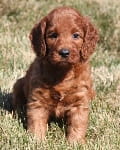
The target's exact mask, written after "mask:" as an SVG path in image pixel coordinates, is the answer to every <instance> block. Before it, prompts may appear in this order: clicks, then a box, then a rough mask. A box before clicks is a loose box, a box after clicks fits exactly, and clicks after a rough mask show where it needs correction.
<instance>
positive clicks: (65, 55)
mask: <svg viewBox="0 0 120 150" xmlns="http://www.w3.org/2000/svg"><path fill="white" fill-rule="evenodd" d="M69 54H70V51H69V50H68V49H61V50H60V51H59V55H61V56H62V57H63V58H66V57H68V56H69Z"/></svg>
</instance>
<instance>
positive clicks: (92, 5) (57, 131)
mask: <svg viewBox="0 0 120 150" xmlns="http://www.w3.org/2000/svg"><path fill="white" fill-rule="evenodd" d="M63 5H66V6H71V7H74V8H77V9H78V10H79V11H81V13H82V14H83V15H86V16H89V17H90V18H91V20H92V22H93V23H94V24H96V26H97V28H98V29H99V33H100V41H99V43H98V46H97V48H96V53H95V54H94V55H93V56H92V59H91V65H92V75H93V79H94V87H95V89H96V98H95V99H94V101H92V103H91V113H90V121H89V128H88V132H87V144H86V145H74V146H70V145H68V144H67V142H66V140H65V132H64V131H65V130H64V128H65V127H64V126H63V127H62V129H61V128H60V127H59V126H58V124H57V123H51V125H50V127H49V130H48V133H47V136H46V140H45V141H44V142H43V143H39V142H38V141H37V140H36V139H35V138H34V137H33V135H30V134H28V133H27V131H26V130H25V129H24V128H23V125H22V123H21V121H20V120H18V119H13V117H12V114H11V112H10V108H11V106H10V102H9V101H10V99H11V92H12V87H13V84H14V82H15V81H16V79H18V78H19V77H21V76H23V75H24V74H25V71H26V69H27V68H28V66H29V64H30V63H31V62H32V60H33V59H34V54H33V52H32V50H31V46H30V42H29V38H28V36H29V33H30V30H31V28H32V26H33V25H34V24H35V23H36V22H38V21H39V20H40V18H42V17H43V16H45V15H46V14H47V13H48V12H49V11H50V10H52V9H53V8H55V7H57V6H63ZM119 10H120V2H119V1H118V0H114V1H110V0H101V1H99V0H84V1H82V0H69V1H67V0H54V1H52V0H45V1H42V0H21V1H19V0H1V1H0V149H1V150H9V149H10V150H50V149H52V150H73V149H74V150H118V149H119V147H120V131H119V127H120V126H119V123H120V119H119V116H120V102H119V100H120V11H119Z"/></svg>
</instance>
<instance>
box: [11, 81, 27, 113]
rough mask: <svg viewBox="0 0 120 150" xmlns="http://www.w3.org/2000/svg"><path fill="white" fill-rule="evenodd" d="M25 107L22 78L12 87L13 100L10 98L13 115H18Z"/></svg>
mask: <svg viewBox="0 0 120 150" xmlns="http://www.w3.org/2000/svg"><path fill="white" fill-rule="evenodd" d="M25 105H26V98H25V94H24V78H21V79H19V80H17V82H16V83H15V84H14V87H13V98H12V106H13V114H14V115H15V112H16V111H17V112H18V115H19V113H20V112H21V111H22V109H24V107H25Z"/></svg>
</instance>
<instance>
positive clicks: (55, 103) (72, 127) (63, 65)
mask: <svg viewBox="0 0 120 150" xmlns="http://www.w3.org/2000/svg"><path fill="white" fill-rule="evenodd" d="M30 40H31V43H32V47H33V50H34V52H35V53H36V58H35V60H34V62H33V63H32V64H31V66H30V68H29V69H28V71H27V73H26V75H25V77H23V78H21V79H19V80H18V81H17V82H16V83H15V85H14V91H13V106H14V110H16V109H18V108H20V106H22V105H26V109H27V128H28V130H29V131H30V132H33V133H34V134H35V135H36V136H37V137H39V138H40V139H41V140H42V139H44V137H45V134H46V130H47V122H48V119H49V118H50V116H56V117H63V116H64V117H66V119H67V139H68V141H69V142H70V143H74V142H82V143H84V141H85V134H86V129H87V125H88V114H89V103H90V100H91V99H92V98H93V96H94V91H93V89H92V80H91V72H90V65H89V57H90V55H91V54H92V53H93V52H94V48H95V45H96V42H97V41H98V34H97V31H96V29H95V27H94V26H93V25H92V24H91V23H90V21H89V20H88V19H87V18H85V17H83V16H81V14H80V13H79V12H77V11H76V10H74V9H72V8H69V7H60V8H56V9H54V10H53V11H52V12H50V13H49V14H48V15H47V16H45V17H44V18H43V19H42V20H41V21H40V22H39V23H38V24H36V25H35V26H34V27H33V29H32V31H31V33H30Z"/></svg>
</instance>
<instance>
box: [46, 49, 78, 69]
mask: <svg viewBox="0 0 120 150" xmlns="http://www.w3.org/2000/svg"><path fill="white" fill-rule="evenodd" d="M48 60H49V62H51V63H52V64H59V65H64V66H67V65H74V64H76V63H78V62H79V60H80V54H79V51H78V50H69V49H65V48H64V49H60V50H58V51H57V50H56V51H49V53H48Z"/></svg>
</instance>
